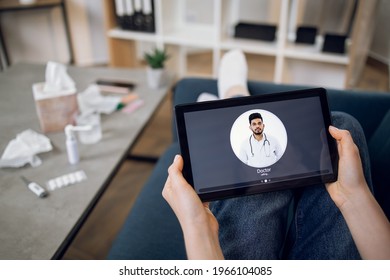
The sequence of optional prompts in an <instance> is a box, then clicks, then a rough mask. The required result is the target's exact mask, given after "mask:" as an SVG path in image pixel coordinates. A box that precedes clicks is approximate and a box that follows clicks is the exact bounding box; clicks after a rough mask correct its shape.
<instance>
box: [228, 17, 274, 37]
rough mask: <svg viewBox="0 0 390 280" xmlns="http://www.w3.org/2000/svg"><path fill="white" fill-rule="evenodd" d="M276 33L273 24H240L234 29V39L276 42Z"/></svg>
mask: <svg viewBox="0 0 390 280" xmlns="http://www.w3.org/2000/svg"><path fill="white" fill-rule="evenodd" d="M275 33H276V26H275V25H272V24H255V23H246V22H239V23H238V24H237V25H236V26H235V28H234V37H236V38H245V39H255V40H262V41H274V40H275Z"/></svg>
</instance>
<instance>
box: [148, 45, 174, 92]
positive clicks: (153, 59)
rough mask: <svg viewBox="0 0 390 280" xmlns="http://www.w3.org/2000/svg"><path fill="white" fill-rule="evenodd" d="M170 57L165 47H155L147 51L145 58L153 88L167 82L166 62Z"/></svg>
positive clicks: (150, 84) (149, 82) (149, 80)
mask: <svg viewBox="0 0 390 280" xmlns="http://www.w3.org/2000/svg"><path fill="white" fill-rule="evenodd" d="M168 58H169V55H168V54H167V52H166V50H165V49H158V48H155V49H154V50H153V51H151V52H148V53H145V55H144V59H145V61H146V63H147V64H148V68H147V78H148V84H149V86H150V87H151V88H159V87H161V86H163V85H164V84H165V62H166V60H167V59H168Z"/></svg>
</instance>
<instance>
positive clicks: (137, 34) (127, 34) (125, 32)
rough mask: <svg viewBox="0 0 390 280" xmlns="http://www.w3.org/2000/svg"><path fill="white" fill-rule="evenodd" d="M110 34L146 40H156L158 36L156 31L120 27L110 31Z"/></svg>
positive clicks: (117, 37)
mask: <svg viewBox="0 0 390 280" xmlns="http://www.w3.org/2000/svg"><path fill="white" fill-rule="evenodd" d="M108 36H109V37H111V38H116V39H124V40H137V41H144V42H153V43H154V42H156V41H157V39H158V37H157V35H156V34H154V33H145V32H136V31H129V30H123V29H120V28H118V27H116V28H114V29H111V30H109V31H108Z"/></svg>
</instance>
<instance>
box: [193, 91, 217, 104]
mask: <svg viewBox="0 0 390 280" xmlns="http://www.w3.org/2000/svg"><path fill="white" fill-rule="evenodd" d="M213 100H218V96H216V95H214V94H211V93H208V92H203V93H201V94H200V95H199V96H198V99H197V100H196V102H203V101H213Z"/></svg>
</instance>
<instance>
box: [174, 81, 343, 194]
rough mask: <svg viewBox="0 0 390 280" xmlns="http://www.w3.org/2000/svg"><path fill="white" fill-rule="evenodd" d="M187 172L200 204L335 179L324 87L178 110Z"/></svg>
mask: <svg viewBox="0 0 390 280" xmlns="http://www.w3.org/2000/svg"><path fill="white" fill-rule="evenodd" d="M175 112H176V121H177V128H178V135H179V142H180V149H181V154H182V156H183V159H184V170H183V174H184V176H185V178H186V179H187V181H188V182H189V183H190V184H191V185H192V186H193V187H194V189H195V191H196V192H197V193H198V194H199V196H200V197H201V199H202V200H215V199H221V198H226V197H232V196H238V195H246V194H254V193H260V192H265V191H272V190H279V189H285V188H293V187H302V186H307V185H310V184H318V183H324V182H330V181H334V180H335V179H336V178H337V159H338V157H337V149H336V145H335V141H334V140H333V139H332V137H331V136H330V134H329V133H328V127H329V125H330V122H331V121H330V113H329V107H328V103H327V97H326V90H325V89H322V88H316V89H309V90H300V91H292V92H285V93H276V94H267V95H258V96H251V97H240V98H232V99H225V100H218V101H211V102H202V103H193V104H186V105H178V106H176V107H175Z"/></svg>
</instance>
